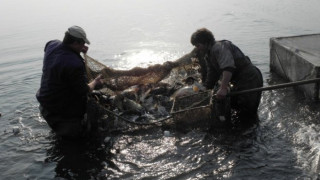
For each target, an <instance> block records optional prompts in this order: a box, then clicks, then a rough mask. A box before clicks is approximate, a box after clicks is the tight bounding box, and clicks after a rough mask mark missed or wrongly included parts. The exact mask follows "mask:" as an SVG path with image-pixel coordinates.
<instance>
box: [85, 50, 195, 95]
mask: <svg viewBox="0 0 320 180" xmlns="http://www.w3.org/2000/svg"><path fill="white" fill-rule="evenodd" d="M192 57H193V55H192V53H190V54H187V55H185V56H183V57H182V58H179V59H177V60H176V61H172V62H170V63H164V64H155V65H151V66H149V67H147V68H141V67H135V68H133V69H130V70H116V69H113V68H110V67H107V66H105V65H104V64H102V63H100V62H98V61H97V60H95V59H93V58H91V57H90V56H88V55H86V54H84V59H85V63H86V70H87V76H88V79H89V81H91V80H93V79H94V78H95V77H97V76H98V75H99V74H102V76H103V81H104V83H103V86H104V87H107V88H109V89H110V90H112V91H122V90H125V89H127V88H129V87H131V86H134V85H139V84H154V83H158V82H160V81H161V80H163V79H164V78H166V77H167V76H168V75H169V74H170V72H171V70H172V69H173V68H176V69H181V68H183V69H185V70H186V69H189V68H190V67H191V66H194V62H193V61H192Z"/></svg>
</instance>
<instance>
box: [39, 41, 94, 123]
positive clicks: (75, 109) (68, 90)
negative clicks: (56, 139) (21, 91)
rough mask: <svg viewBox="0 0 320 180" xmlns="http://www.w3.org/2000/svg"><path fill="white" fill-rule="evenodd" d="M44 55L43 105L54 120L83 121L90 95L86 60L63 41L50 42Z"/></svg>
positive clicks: (41, 103)
mask: <svg viewBox="0 0 320 180" xmlns="http://www.w3.org/2000/svg"><path fill="white" fill-rule="evenodd" d="M44 52H45V55H44V61H43V69H42V72H43V74H42V77H41V85H40V89H39V90H38V92H37V94H36V97H37V99H38V101H39V103H40V105H41V106H42V107H43V108H45V109H46V110H47V111H48V112H50V114H51V115H53V116H54V115H57V116H61V117H82V116H83V115H84V113H85V112H86V103H87V93H88V92H89V86H88V85H87V84H88V80H87V76H86V71H85V64H84V61H83V58H82V57H81V56H80V54H79V53H77V52H74V51H73V50H72V49H71V48H69V47H68V46H66V45H64V44H63V43H62V42H61V41H59V40H53V41H49V42H48V43H47V44H46V46H45V49H44Z"/></svg>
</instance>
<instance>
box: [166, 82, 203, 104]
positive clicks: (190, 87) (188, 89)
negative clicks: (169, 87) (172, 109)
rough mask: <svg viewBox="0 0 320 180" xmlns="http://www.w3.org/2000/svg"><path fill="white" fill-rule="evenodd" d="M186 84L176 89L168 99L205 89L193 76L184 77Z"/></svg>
mask: <svg viewBox="0 0 320 180" xmlns="http://www.w3.org/2000/svg"><path fill="white" fill-rule="evenodd" d="M185 83H186V84H187V85H186V86H184V87H182V88H180V89H178V90H177V91H176V92H175V93H174V94H173V95H172V96H171V97H170V100H174V99H175V98H180V97H183V96H189V95H193V94H196V93H198V92H201V91H205V90H206V88H205V87H204V86H203V85H201V84H200V83H199V82H197V81H196V79H195V78H193V77H188V78H187V79H185Z"/></svg>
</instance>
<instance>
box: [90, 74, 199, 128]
mask: <svg viewBox="0 0 320 180" xmlns="http://www.w3.org/2000/svg"><path fill="white" fill-rule="evenodd" d="M204 90H205V88H204V86H202V85H201V84H200V83H199V82H198V81H197V80H196V78H194V77H192V76H191V77H187V78H186V79H184V80H183V81H182V82H179V83H175V84H169V83H163V82H160V83H157V84H142V85H135V86H132V87H130V88H128V89H126V90H124V91H122V92H119V93H116V94H115V95H113V96H109V95H107V94H105V93H102V92H103V90H100V91H99V92H97V91H95V92H93V93H95V94H100V97H101V95H103V96H104V99H105V101H104V104H105V106H106V107H107V108H108V109H109V110H112V111H113V112H114V113H116V114H118V115H119V116H122V117H125V118H126V119H128V120H130V121H132V122H149V121H150V120H155V119H160V118H163V117H167V116H169V115H170V110H171V108H172V105H173V102H174V100H175V99H176V98H181V97H183V96H188V95H192V94H196V93H198V92H201V91H204ZM100 99H101V98H100ZM100 102H101V101H100Z"/></svg>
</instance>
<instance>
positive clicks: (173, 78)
mask: <svg viewBox="0 0 320 180" xmlns="http://www.w3.org/2000/svg"><path fill="white" fill-rule="evenodd" d="M193 57H195V54H194V53H193V52H191V53H189V54H187V55H185V56H183V57H181V58H179V59H177V60H175V61H171V62H165V63H163V64H155V65H151V66H149V67H146V68H141V67H135V68H132V69H130V70H116V69H113V68H111V67H108V66H106V65H104V64H102V63H100V62H99V61H97V60H95V59H94V58H92V57H90V56H88V55H86V54H84V59H85V64H86V71H87V77H88V79H89V81H92V80H93V79H94V78H96V77H97V76H98V75H100V74H101V75H102V76H103V85H102V87H100V88H99V91H100V92H102V93H103V94H99V95H98V96H97V95H94V96H91V101H90V104H89V106H88V115H89V114H91V116H92V118H94V119H99V118H101V117H102V115H105V114H106V115H108V116H109V121H108V122H109V124H108V125H106V126H108V128H110V126H112V127H114V126H119V122H121V123H122V124H121V126H122V127H123V126H128V122H131V121H130V120H128V119H126V118H123V116H121V112H120V111H119V110H117V109H115V108H114V106H113V107H112V103H110V102H106V101H104V100H103V98H101V97H103V96H105V95H109V96H113V95H118V94H119V92H122V91H124V90H126V89H128V88H129V87H132V86H135V85H141V84H142V85H148V84H155V86H153V87H157V86H156V85H157V84H161V83H163V82H164V83H166V84H171V85H173V86H174V84H177V83H178V84H179V83H180V84H181V82H182V81H183V79H184V78H186V77H187V76H190V75H191V76H193V77H197V76H198V78H200V75H199V73H198V68H199V64H198V63H197V59H194V58H193ZM178 88H181V86H180V87H179V86H177V87H176V89H178ZM210 95H211V94H210V92H209V91H208V92H206V93H199V94H198V95H193V96H190V97H188V98H187V97H186V98H182V99H179V100H177V101H175V102H174V107H172V105H173V103H172V102H171V106H170V107H166V108H167V110H168V112H170V111H171V112H172V113H173V114H174V115H170V114H169V118H173V117H174V118H175V119H176V120H177V121H176V122H177V123H180V122H181V123H182V121H185V122H189V124H194V123H197V122H200V121H201V122H202V124H203V126H206V127H208V125H209V124H208V119H209V118H210V105H209V104H210ZM169 96H170V95H169ZM92 98H94V99H93V100H92ZM132 100H133V99H132ZM92 104H95V105H92ZM157 105H160V104H159V103H158V104H157ZM161 105H163V102H162V104H161ZM189 105H192V107H191V106H189ZM163 106H165V105H163ZM180 110H183V112H182V111H181V112H179V111H180ZM171 112H170V113H171ZM110 117H113V118H111V120H110ZM186 118H188V119H189V121H188V120H186ZM119 119H121V120H122V121H118V120H119ZM160 119H161V118H160ZM162 119H164V120H166V119H168V116H167V117H165V118H162ZM123 120H124V121H123ZM160 121H161V120H159V121H154V120H150V121H149V122H146V123H144V122H142V123H137V122H136V123H133V124H134V125H137V124H141V125H145V124H154V123H158V122H160ZM205 121H207V122H205ZM110 123H111V124H110ZM174 124H176V123H174ZM198 124H199V123H198Z"/></svg>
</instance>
